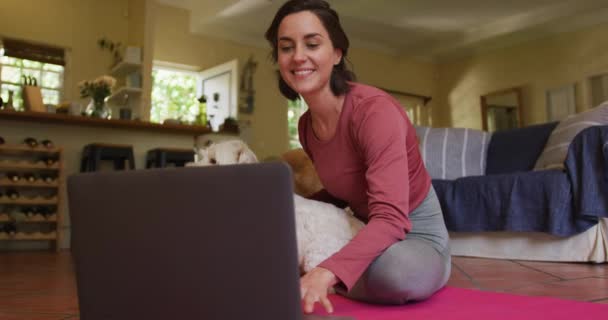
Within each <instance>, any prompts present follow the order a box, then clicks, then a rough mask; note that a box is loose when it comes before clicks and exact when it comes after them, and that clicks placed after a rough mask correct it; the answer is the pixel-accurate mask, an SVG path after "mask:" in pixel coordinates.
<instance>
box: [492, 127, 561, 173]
mask: <svg viewBox="0 0 608 320" xmlns="http://www.w3.org/2000/svg"><path fill="white" fill-rule="evenodd" d="M555 126H557V122H550V123H544V124H539V125H534V126H528V127H524V128H517V129H512V130H504V131H496V132H494V134H492V141H490V145H489V146H488V166H487V168H486V174H501V173H514V172H522V171H530V170H532V169H533V168H534V164H535V163H536V159H538V156H539V155H540V153H541V152H542V151H543V147H544V146H545V144H546V143H547V139H548V138H549V135H550V134H551V131H552V130H553V129H554V128H555Z"/></svg>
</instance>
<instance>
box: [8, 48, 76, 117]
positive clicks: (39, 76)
mask: <svg viewBox="0 0 608 320" xmlns="http://www.w3.org/2000/svg"><path fill="white" fill-rule="evenodd" d="M64 55H66V57H64V59H65V60H67V59H66V58H67V52H65V51H64ZM4 56H5V50H4V45H3V42H2V37H0V92H2V89H3V87H4V86H5V85H8V86H16V87H19V89H18V91H16V92H15V95H16V96H17V97H19V100H21V102H22V103H21V105H13V107H14V108H15V109H16V110H24V108H25V106H24V105H23V100H22V89H23V83H22V82H12V81H6V80H3V79H2V71H3V69H4V68H6V67H11V68H17V69H19V73H20V74H21V75H22V76H23V75H24V74H28V75H32V74H33V73H35V74H36V75H34V78H36V80H37V84H38V86H39V87H40V89H41V91H55V92H57V104H59V103H61V101H63V100H64V99H65V83H66V73H67V64H64V65H60V64H54V63H49V62H43V61H37V60H30V59H25V58H20V57H13V56H8V55H6V57H10V58H12V59H18V60H20V61H31V62H36V63H39V64H40V67H38V68H33V67H24V66H18V65H14V64H5V63H4V62H3V61H2V60H3V59H2V57H4ZM47 64H48V65H53V66H57V67H60V68H62V70H61V71H55V70H45V69H44V68H45V65H47ZM25 70H29V71H31V72H24V71H25ZM44 73H53V74H57V76H58V78H59V81H60V84H59V86H58V87H57V88H53V87H49V86H44V85H43V84H44V83H43V74H44ZM20 81H21V79H20ZM4 98H8V96H7V97H3V99H4ZM43 98H44V94H43ZM13 99H15V96H14V97H13ZM13 101H14V100H13ZM5 102H6V101H5ZM13 103H14V102H13ZM44 103H45V104H49V102H48V101H44Z"/></svg>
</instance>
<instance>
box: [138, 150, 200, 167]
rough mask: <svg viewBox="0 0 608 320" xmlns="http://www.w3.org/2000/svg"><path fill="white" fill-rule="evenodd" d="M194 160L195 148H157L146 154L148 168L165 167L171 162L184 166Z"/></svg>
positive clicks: (177, 165)
mask: <svg viewBox="0 0 608 320" xmlns="http://www.w3.org/2000/svg"><path fill="white" fill-rule="evenodd" d="M192 161H194V150H193V149H176V148H156V149H152V150H148V153H147V154H146V168H165V167H168V165H169V164H173V165H174V166H176V167H183V166H184V165H185V164H186V163H187V162H192Z"/></svg>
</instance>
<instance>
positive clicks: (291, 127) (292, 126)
mask: <svg viewBox="0 0 608 320" xmlns="http://www.w3.org/2000/svg"><path fill="white" fill-rule="evenodd" d="M306 109H308V106H307V105H306V102H304V99H302V98H300V99H298V100H293V101H292V100H287V129H288V132H289V148H290V149H297V148H302V145H301V144H300V139H299V138H298V120H299V119H300V116H301V115H302V114H303V113H304V112H305V111H306Z"/></svg>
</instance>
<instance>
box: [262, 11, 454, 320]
mask: <svg viewBox="0 0 608 320" xmlns="http://www.w3.org/2000/svg"><path fill="white" fill-rule="evenodd" d="M266 39H267V40H268V41H269V42H270V44H271V45H272V56H273V58H274V61H275V62H276V63H277V64H278V66H279V74H280V77H279V89H280V91H281V93H282V94H283V95H284V96H286V97H287V98H288V99H292V100H293V99H298V98H299V97H300V96H301V97H302V98H303V99H304V100H305V101H306V104H307V105H308V108H309V109H308V111H307V112H306V113H304V114H303V115H302V117H301V118H300V121H299V133H300V141H301V142H302V145H303V147H304V149H305V150H306V152H307V154H308V155H309V157H310V158H311V159H312V161H313V162H314V164H315V168H316V169H317V171H318V175H319V177H320V179H321V182H322V183H323V185H324V186H325V190H323V191H321V192H320V193H319V194H317V195H316V196H314V197H313V198H316V199H324V200H329V199H339V200H340V201H342V202H345V203H346V204H348V205H349V206H350V208H351V209H353V211H354V212H355V214H356V215H357V216H358V217H359V218H361V219H362V220H363V221H365V222H366V226H365V227H364V228H363V229H362V230H361V231H360V232H359V234H357V236H356V237H355V238H353V239H352V240H351V241H350V242H349V243H348V244H347V245H346V246H345V247H344V248H343V249H342V250H340V251H339V252H337V253H336V254H334V255H333V256H331V257H330V258H328V259H327V260H326V261H324V262H322V263H321V264H320V265H319V266H318V267H317V268H314V269H313V270H311V271H310V272H308V273H307V274H305V275H304V276H302V278H301V279H300V288H301V293H302V300H303V304H304V311H305V312H307V313H310V312H312V311H313V308H314V304H315V303H316V302H320V303H321V304H322V305H323V306H324V307H325V309H326V310H327V311H328V312H332V311H333V308H332V305H331V303H330V301H329V300H328V299H327V291H328V289H329V288H331V287H335V288H336V290H337V292H338V293H340V294H343V295H345V296H347V297H349V298H352V299H357V300H362V301H366V302H372V303H382V304H402V303H405V302H407V301H411V300H422V299H426V298H428V297H429V296H431V295H432V294H433V293H434V292H436V291H437V290H439V289H440V288H441V287H443V286H444V285H445V283H446V281H447V280H448V278H449V275H450V254H449V246H448V233H447V230H446V228H445V224H444V221H443V216H442V214H441V208H440V206H439V202H438V200H437V197H436V195H435V192H434V190H433V188H432V186H431V181H430V177H429V175H428V173H427V171H426V169H425V168H424V164H423V162H422V159H421V156H420V153H419V151H418V144H417V140H416V133H415V130H414V128H413V127H412V124H411V122H410V120H409V119H408V117H407V115H406V113H405V112H404V111H403V109H402V108H401V107H400V106H399V103H398V102H397V101H396V100H394V99H393V98H392V97H391V96H390V95H388V94H386V93H385V92H383V91H381V90H379V89H376V88H373V87H370V86H366V85H362V84H358V83H355V82H351V80H353V78H354V75H353V74H352V73H351V72H350V71H349V70H348V69H347V67H346V64H345V58H346V55H347V52H348V46H349V42H348V38H347V36H346V34H345V33H344V31H343V30H342V27H341V25H340V21H339V18H338V15H337V13H336V12H335V11H334V10H333V9H331V8H330V7H329V5H328V4H327V3H326V2H325V1H322V0H292V1H288V2H286V3H285V4H284V5H283V6H282V7H281V8H280V9H279V10H278V12H277V13H276V15H275V17H274V20H273V21H272V24H271V25H270V27H269V28H268V30H267V31H266ZM334 202H335V201H334Z"/></svg>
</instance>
